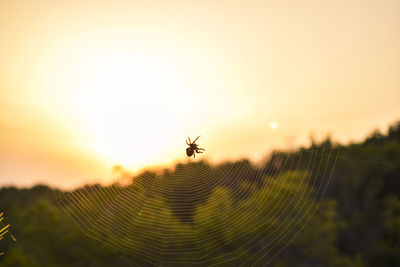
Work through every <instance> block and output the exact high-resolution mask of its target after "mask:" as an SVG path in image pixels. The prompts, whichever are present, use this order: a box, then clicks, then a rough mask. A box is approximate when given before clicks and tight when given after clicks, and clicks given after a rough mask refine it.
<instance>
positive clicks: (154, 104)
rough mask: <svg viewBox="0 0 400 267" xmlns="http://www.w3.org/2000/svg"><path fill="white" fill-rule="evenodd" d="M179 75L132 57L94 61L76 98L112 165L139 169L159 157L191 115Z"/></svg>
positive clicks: (92, 134)
mask: <svg viewBox="0 0 400 267" xmlns="http://www.w3.org/2000/svg"><path fill="white" fill-rule="evenodd" d="M181 76H182V75H180V73H179V69H178V68H176V67H175V66H171V65H170V64H169V62H167V61H161V60H160V59H154V58H149V57H146V58H145V57H142V56H137V55H132V54H120V55H115V54H114V55H112V56H108V57H103V58H100V59H95V60H92V61H91V62H90V63H88V64H87V65H86V67H85V69H84V71H83V73H82V77H81V79H80V82H81V85H80V86H79V90H78V91H77V94H76V97H75V98H76V101H77V106H78V109H79V112H80V113H81V114H82V116H83V120H84V122H85V125H86V126H87V131H88V133H89V136H90V138H91V139H92V144H93V146H94V148H95V150H96V151H98V152H100V153H101V154H103V155H104V156H105V157H107V158H108V159H110V160H111V161H114V162H118V163H122V164H130V165H140V164H144V163H148V162H149V161H150V160H153V159H155V158H157V157H159V156H160V153H162V151H163V150H165V149H166V148H167V147H168V143H166V142H165V141H164V140H171V139H173V138H175V137H176V136H177V134H179V129H180V127H181V125H182V124H183V120H184V118H185V117H186V116H187V113H188V112H190V109H188V107H187V106H184V103H182V102H181V101H179V100H180V99H182V98H183V99H188V97H189V96H186V95H185V94H187V92H186V91H185V90H184V88H183V86H182V78H181Z"/></svg>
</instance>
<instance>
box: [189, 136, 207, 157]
mask: <svg viewBox="0 0 400 267" xmlns="http://www.w3.org/2000/svg"><path fill="white" fill-rule="evenodd" d="M199 137H200V136H198V137H197V138H196V139H194V141H193V142H192V141H190V138H189V137H188V139H189V142H188V140H186V144H187V145H188V146H189V147H188V148H186V155H187V156H188V157H191V156H192V155H193V157H196V153H203V152H202V151H205V149H204V148H199V146H198V145H197V144H196V141H197V139H199Z"/></svg>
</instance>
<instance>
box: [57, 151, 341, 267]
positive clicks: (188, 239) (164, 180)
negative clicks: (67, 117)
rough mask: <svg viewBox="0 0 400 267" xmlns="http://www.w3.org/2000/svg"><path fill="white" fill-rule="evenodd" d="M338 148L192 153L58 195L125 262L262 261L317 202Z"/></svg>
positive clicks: (75, 217)
mask: <svg viewBox="0 0 400 267" xmlns="http://www.w3.org/2000/svg"><path fill="white" fill-rule="evenodd" d="M337 154H338V149H334V148H333V147H332V146H331V145H330V144H325V145H323V146H313V147H311V148H310V149H302V150H300V151H299V152H297V153H278V154H276V155H275V156H274V157H272V158H270V159H269V160H266V161H265V162H264V163H263V164H262V167H255V166H253V165H252V164H251V163H250V162H248V161H241V162H237V163H224V164H220V165H217V166H210V165H209V164H207V163H206V162H203V161H197V159H196V161H193V162H191V163H188V164H178V165H177V166H176V168H175V170H174V171H165V172H164V173H163V174H160V175H155V174H154V173H151V172H144V173H143V174H141V175H139V176H137V177H135V178H134V179H132V183H131V184H129V185H126V186H122V185H120V184H117V183H116V184H113V185H111V186H108V187H101V186H85V187H82V188H79V189H77V190H74V191H72V192H67V193H64V194H62V195H59V196H57V198H58V201H59V203H60V205H61V207H62V208H63V209H64V210H65V211H66V212H67V213H68V214H69V215H70V216H71V217H72V219H73V220H74V221H75V222H76V224H77V225H78V226H79V227H80V228H81V229H82V231H83V232H84V233H85V234H86V235H88V236H90V237H92V238H95V239H97V240H99V241H101V242H104V243H106V244H107V245H109V246H111V247H113V248H114V249H116V250H118V251H119V252H120V253H121V256H122V259H123V260H124V262H126V263H127V264H129V265H138V266H139V265H163V266H165V265H178V264H183V265H213V264H229V265H231V264H243V265H248V264H263V265H265V264H268V263H270V262H271V261H272V260H273V259H274V258H275V257H276V256H277V255H278V254H279V253H280V252H282V251H283V250H284V249H285V247H287V246H288V245H289V244H290V243H291V242H292V241H293V240H294V239H295V238H296V236H297V235H298V234H299V233H300V232H301V230H302V229H303V228H304V227H305V226H306V225H307V223H308V222H309V220H310V219H311V218H312V216H313V214H314V213H315V212H316V211H317V210H318V205H319V200H320V199H321V198H322V196H323V194H324V192H325V190H326V187H327V186H328V184H329V180H330V178H331V176H332V172H333V170H334V166H335V162H336V158H337ZM321 155H322V156H321ZM250 252H251V253H250Z"/></svg>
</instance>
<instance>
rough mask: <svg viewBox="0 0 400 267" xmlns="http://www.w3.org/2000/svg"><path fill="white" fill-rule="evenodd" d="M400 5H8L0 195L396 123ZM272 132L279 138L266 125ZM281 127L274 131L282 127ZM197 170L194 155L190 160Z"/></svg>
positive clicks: (1, 29) (0, 104) (3, 21)
mask: <svg viewBox="0 0 400 267" xmlns="http://www.w3.org/2000/svg"><path fill="white" fill-rule="evenodd" d="M399 14H400V1H398V0H393V1H390V0H387V1H381V0H380V1H378V0H377V1H365V0H359V1H350V0H347V1H337V0H336V1H320V0H315V1H282V0H281V1H82V0H80V1H54V0H52V1H33V0H32V1H11V0H10V1H7V0H3V1H0V186H1V185H10V184H14V185H21V186H29V185H32V184H35V183H39V182H41V183H47V184H51V185H57V186H63V187H70V186H74V185H80V184H83V183H85V182H88V181H94V180H95V179H100V180H101V181H108V180H109V179H110V177H111V168H112V166H113V165H115V164H121V165H123V166H124V167H125V168H127V169H131V170H136V169H138V168H141V167H143V166H151V165H155V164H161V165H163V164H164V165H165V164H168V163H171V162H177V161H184V160H186V156H185V148H186V144H185V138H186V137H187V136H190V137H192V138H195V137H196V136H198V135H200V134H201V137H200V139H199V141H198V143H199V144H200V146H202V147H204V148H205V149H206V153H205V154H203V155H201V157H200V158H203V159H208V160H211V161H217V160H222V159H235V158H240V157H250V158H252V159H259V158H261V157H262V156H264V155H266V153H267V152H268V151H269V150H270V149H272V148H277V147H282V146H286V145H291V146H293V145H296V144H299V143H301V142H305V140H307V137H308V136H309V135H310V133H311V132H313V133H315V134H316V135H317V136H318V135H326V134H327V133H330V134H331V135H333V136H334V138H335V139H337V140H341V141H344V142H346V141H349V140H360V139H361V138H363V137H365V135H366V134H368V133H369V132H370V131H371V130H373V129H374V128H378V127H380V128H384V127H387V125H388V124H389V123H392V122H394V121H395V120H396V119H400V105H399V99H400V49H399V47H400V16H399ZM271 126H275V127H271ZM276 126H277V127H276ZM196 159H197V158H196Z"/></svg>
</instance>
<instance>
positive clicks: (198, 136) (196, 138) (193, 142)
mask: <svg viewBox="0 0 400 267" xmlns="http://www.w3.org/2000/svg"><path fill="white" fill-rule="evenodd" d="M200 136H201V135H199V136H197V138H196V139H194V141H193V143H195V142H196V140H197V139H199V137H200Z"/></svg>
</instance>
